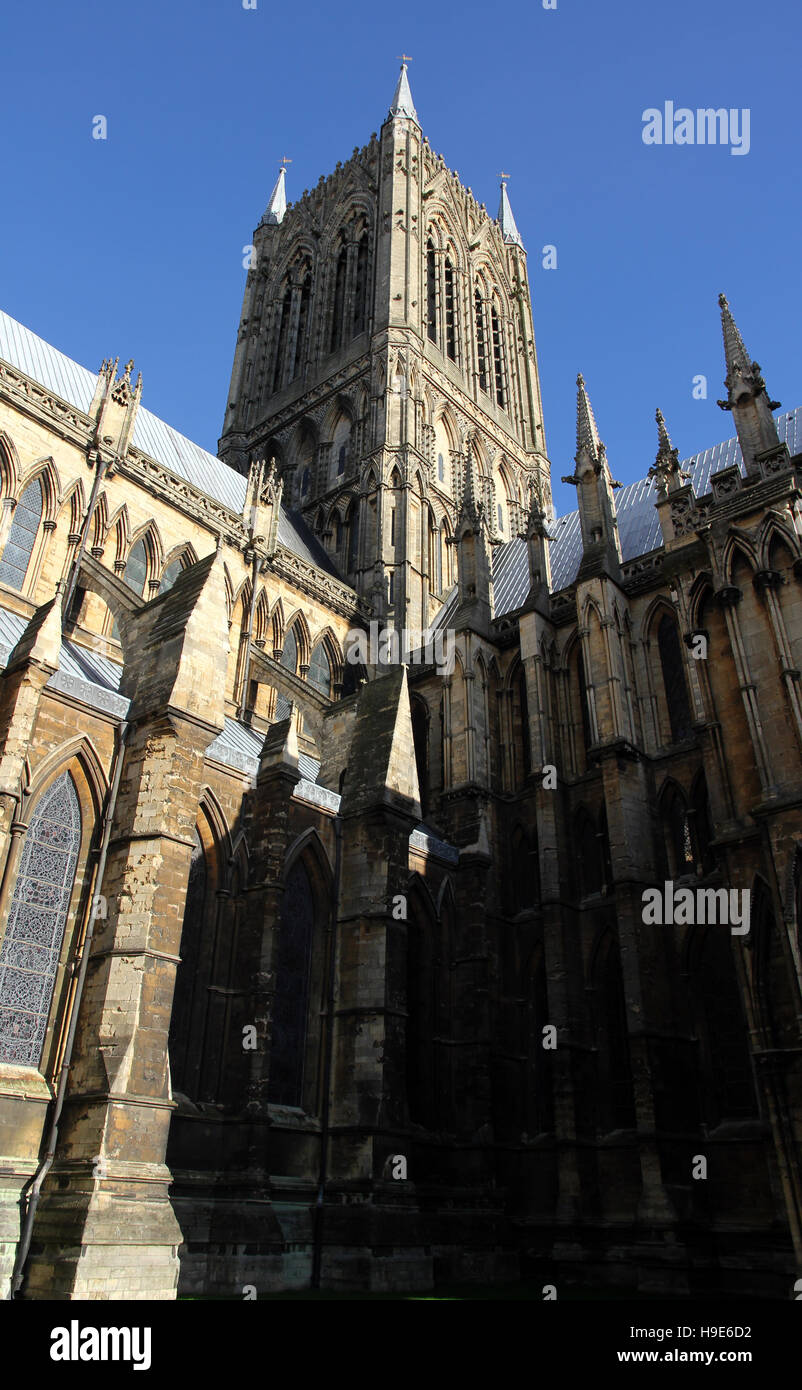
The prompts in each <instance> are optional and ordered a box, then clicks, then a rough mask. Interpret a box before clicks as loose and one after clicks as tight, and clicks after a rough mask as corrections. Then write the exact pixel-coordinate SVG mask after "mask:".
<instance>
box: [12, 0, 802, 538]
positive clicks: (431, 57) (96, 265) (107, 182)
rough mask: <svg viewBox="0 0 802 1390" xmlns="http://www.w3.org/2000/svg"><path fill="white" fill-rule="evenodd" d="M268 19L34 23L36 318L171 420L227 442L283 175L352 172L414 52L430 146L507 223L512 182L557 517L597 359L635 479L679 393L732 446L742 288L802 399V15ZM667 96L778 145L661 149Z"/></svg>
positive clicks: (677, 436)
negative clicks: (730, 327)
mask: <svg viewBox="0 0 802 1390" xmlns="http://www.w3.org/2000/svg"><path fill="white" fill-rule="evenodd" d="M256 4H257V8H256V9H248V10H246V9H243V6H242V0H159V3H156V0H138V3H137V4H135V5H126V6H122V5H110V4H109V3H108V0H105V3H102V4H101V3H97V2H96V0H81V3H79V4H78V5H74V4H64V0H38V3H33V4H29V5H27V6H23V5H19V4H18V5H14V6H13V7H11V6H6V7H5V11H4V15H3V19H2V32H1V37H2V46H3V51H4V56H5V59H6V62H5V64H4V67H5V72H4V80H3V84H2V95H0V103H2V106H3V107H4V108H5V109H4V110H3V112H2V116H3V128H4V130H5V132H6V140H5V149H4V167H3V192H4V197H3V212H2V217H1V218H0V249H1V251H2V260H1V261H0V265H2V285H1V286H0V305H2V307H3V308H4V309H6V311H7V312H9V313H10V314H12V315H14V317H16V318H18V319H20V320H21V321H22V322H24V323H26V324H27V325H29V326H30V327H31V328H32V329H33V330H34V331H35V332H36V333H38V334H40V335H41V336H42V337H44V338H46V339H48V340H49V341H50V342H52V343H53V344H55V346H57V347H58V348H60V349H61V350H62V351H64V352H66V353H68V354H69V355H70V356H72V357H74V358H76V359H77V360H78V361H79V362H81V363H83V364H84V365H85V366H88V367H91V368H92V369H93V370H97V368H98V366H99V365H100V361H101V359H102V358H103V357H105V356H108V355H109V354H111V355H112V356H118V355H119V356H120V358H121V359H122V360H123V361H125V360H126V359H127V358H128V357H129V356H132V357H134V358H135V360H136V365H137V367H138V368H141V370H142V372H143V376H144V383H145V390H144V402H145V404H146V405H147V406H148V407H149V408H150V409H151V410H153V411H155V412H156V413H157V414H159V415H162V416H163V417H164V418H165V419H167V420H168V421H169V422H170V423H171V424H172V425H174V426H176V427H177V428H178V429H180V430H182V431H183V432H184V433H186V434H188V435H189V436H190V437H191V438H193V439H195V440H197V441H198V443H200V444H202V445H204V446H205V447H206V448H208V449H211V450H212V451H213V452H214V451H215V449H216V444H217V439H218V437H219V434H220V430H221V428H222V418H223V409H224V405H225V399H226V393H227V389H228V382H229V375H230V369H231V360H232V356H233V350H234V342H235V335H236V328H237V323H238V318H239V312H240V304H241V297H242V288H243V285H244V279H245V272H244V270H243V268H242V247H243V245H245V244H246V243H248V242H249V241H250V239H251V233H252V229H253V227H254V226H255V225H256V223H257V222H258V220H259V218H260V216H261V213H262V211H263V209H264V205H265V202H266V199H267V196H268V194H269V191H270V188H271V186H272V183H273V181H274V178H275V173H276V166H277V162H278V160H279V158H280V157H281V156H282V155H288V156H291V157H292V160H293V163H292V164H291V165H290V166H289V170H290V172H289V178H288V194H289V197H290V199H291V200H292V198H293V197H295V196H297V195H298V194H299V193H300V192H301V191H302V190H303V189H305V188H308V187H311V186H312V185H313V184H314V183H316V182H317V179H318V177H319V175H320V174H321V173H328V172H329V171H330V170H331V169H332V168H333V167H334V165H335V164H336V162H337V160H340V159H347V158H348V157H349V156H350V154H351V152H352V150H353V148H354V146H355V145H362V144H364V143H365V142H366V141H367V139H368V138H369V136H370V134H371V132H372V131H374V130H378V129H379V127H380V125H381V122H382V120H383V118H384V116H385V115H386V112H387V107H388V105H389V102H390V98H391V96H392V92H393V87H394V84H395V80H396V75H397V68H398V64H397V62H396V55H397V54H399V53H401V52H402V51H406V52H407V53H409V54H411V55H412V57H413V60H414V61H413V62H412V63H411V65H410V79H411V83H412V91H413V95H414V98H415V102H416V106H417V109H418V114H419V117H420V120H421V123H422V126H423V129H424V131H425V133H426V135H427V136H428V138H429V140H430V142H431V144H432V145H433V147H434V148H435V150H437V151H439V152H440V153H442V154H443V155H444V156H445V158H446V162H447V163H448V165H449V166H450V167H451V168H453V169H457V170H458V171H459V173H460V175H461V177H462V179H463V181H464V182H465V183H466V184H468V185H469V186H470V187H471V188H472V189H473V191H474V194H475V195H476V197H477V198H478V199H479V201H480V202H486V203H487V205H488V207H489V208H490V210H491V212H493V213H495V211H496V207H497V202H498V179H497V174H498V172H499V170H501V169H502V168H504V169H505V170H507V172H508V173H509V174H510V175H511V177H510V183H509V193H510V199H511V202H512V206H513V210H514V213H515V217H516V220H517V222H518V226H519V229H520V231H521V234H522V236H523V239H524V242H525V244H526V247H527V250H528V252H529V270H530V281H531V286H532V297H533V308H534V320H535V334H536V339H537V347H538V355H539V360H540V371H541V380H542V386H543V396H544V410H545V424H546V435H547V441H548V446H549V453H550V455H551V458H552V461H553V471H554V479H555V497H556V501H557V509H558V511H565V510H568V509H570V508H571V507H572V506H573V505H575V501H574V496H575V495H574V493H573V491H572V489H570V488H566V487H561V486H560V484H559V478H560V475H561V474H563V473H569V472H571V471H572V457H573V452H574V420H575V385H574V383H575V379H576V373H577V371H578V370H581V371H582V372H583V373H584V375H585V378H586V381H587V383H588V389H589V391H590V394H591V399H592V401H593V405H594V409H595V412H596V416H597V420H598V423H599V428H600V431H601V434H602V437H603V438H604V440H605V441H606V443H607V448H608V453H609V457H610V462H611V466H612V470H613V473H614V475H615V476H616V477H617V478H619V479H620V480H621V481H622V482H630V481H632V480H633V479H634V478H637V477H640V476H642V475H643V474H644V473H645V472H646V470H647V469H648V468H649V466H650V464H651V463H652V461H653V458H654V454H655V450H656V434H655V425H654V410H655V406H657V405H660V406H661V408H662V409H663V411H664V413H665V415H666V419H667V421H668V424H669V428H670V430H671V433H672V436H673V439H674V443H675V444H676V445H677V446H678V448H679V450H680V455H681V456H682V457H685V456H687V455H689V454H692V453H695V452H697V451H699V450H701V449H703V448H705V447H707V446H708V445H711V444H714V443H716V442H717V441H718V440H719V439H723V438H726V437H727V435H728V434H729V433H730V432H731V430H730V419H729V417H728V416H726V415H724V414H723V413H722V412H721V411H720V410H719V409H718V408H717V406H716V398H717V397H718V396H720V395H722V394H723V388H722V378H723V376H724V367H723V360H722V349H721V338H720V330H719V322H718V310H717V305H716V297H717V294H718V291H719V290H720V289H724V290H725V292H726V293H727V294H728V296H729V298H730V302H731V304H732V307H733V309H734V312H735V314H736V317H737V319H738V322H739V325H740V327H741V330H742V332H743V335H744V337H745V340H746V344H747V347H748V349H749V350H750V352H751V353H752V354H753V355H754V356H755V357H757V359H758V360H759V362H760V363H761V365H762V367H763V370H764V373H765V375H766V380H767V384H768V386H769V388H770V391H771V394H772V396H774V397H775V398H777V399H779V400H780V401H782V403H783V407H784V408H786V409H790V408H792V407H794V406H797V405H799V404H802V385H800V380H799V378H800V370H799V369H800V355H802V346H801V342H802V340H801V339H800V333H799V321H800V313H799V309H800V255H799V242H800V225H802V217H801V216H800V214H801V212H802V208H800V202H801V201H802V194H801V193H800V178H799V149H800V121H801V120H802V117H801V116H800V107H799V100H798V65H799V59H798V51H799V45H800V30H801V29H802V20H800V11H799V9H798V6H797V4H796V3H795V0H762V3H761V4H760V5H759V6H756V5H754V4H751V3H747V0H704V3H702V0H672V3H670V4H669V3H667V0H663V3H662V4H660V5H659V6H656V5H651V4H649V3H645V0H620V3H605V2H604V0H557V7H556V9H551V10H545V9H543V8H542V3H541V0H508V3H506V4H504V5H503V6H502V5H499V6H495V7H493V6H488V5H487V4H476V3H475V0H460V3H457V0H441V3H440V4H439V5H438V6H436V7H435V6H433V5H432V4H431V2H430V0H427V3H421V0H411V2H410V0H408V3H406V4H405V5H403V6H396V7H390V8H389V9H388V8H387V7H384V6H381V5H376V4H375V3H367V0H348V2H347V3H344V4H342V3H341V4H339V5H336V6H335V5H332V4H325V5H324V6H323V7H315V8H314V9H310V8H307V7H306V6H304V5H303V4H298V3H296V4H295V5H288V6H286V7H283V8H279V6H277V4H276V2H275V0H256ZM491 25H492V26H493V27H492V28H490V29H489V26H491ZM667 100H672V101H673V102H674V103H675V105H676V106H678V107H680V106H687V107H690V108H692V109H696V108H697V107H722V106H723V107H727V108H735V109H736V110H738V111H741V110H742V109H743V108H748V109H749V111H750V142H751V148H750V150H749V153H748V154H746V155H742V156H738V155H733V154H731V152H730V149H729V147H727V146H719V145H715V146H708V145H703V146H699V145H693V146H690V145H684V146H681V145H674V146H667V145H661V146H657V145H655V146H647V145H645V144H644V143H643V141H642V138H641V137H642V130H643V122H642V113H643V111H644V110H645V109H646V108H649V107H657V108H660V109H662V108H663V104H664V102H665V101H667ZM98 114H102V115H105V116H106V118H107V121H108V139H107V140H105V141H97V140H93V139H92V136H91V130H92V118H93V117H94V116H95V115H98ZM544 245H555V246H556V247H557V257H558V265H557V269H556V270H545V269H543V268H542V264H541V259H542V253H541V248H542V247H543V246H544ZM697 374H704V375H705V376H706V377H707V378H708V398H707V399H706V400H695V399H694V398H693V394H692V387H693V378H694V376H696V375H697Z"/></svg>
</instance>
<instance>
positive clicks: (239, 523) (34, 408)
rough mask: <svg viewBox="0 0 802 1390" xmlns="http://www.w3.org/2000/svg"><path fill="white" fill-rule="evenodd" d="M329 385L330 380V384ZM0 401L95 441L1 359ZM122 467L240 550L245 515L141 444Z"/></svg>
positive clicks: (311, 582) (302, 575)
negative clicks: (198, 486) (181, 473)
mask: <svg viewBox="0 0 802 1390" xmlns="http://www.w3.org/2000/svg"><path fill="white" fill-rule="evenodd" d="M330 388H331V383H329V384H328V387H327V389H330ZM0 400H6V401H7V402H8V403H9V404H10V405H11V406H12V407H13V408H14V409H15V410H19V411H21V412H22V413H24V414H26V415H28V416H29V417H30V418H31V419H33V420H36V421H38V422H39V423H41V424H44V425H45V426H46V427H47V428H48V429H51V430H53V431H55V433H57V434H59V435H60V436H61V437H62V438H63V439H65V440H66V441H67V442H68V443H70V444H74V445H76V446H77V447H78V448H80V449H82V450H86V448H87V447H88V446H89V444H90V442H91V440H92V437H93V434H94V428H95V424H94V421H93V420H92V418H91V416H89V415H84V414H83V412H82V411H80V410H79V409H78V408H77V407H76V406H71V405H68V404H67V403H66V402H65V401H62V400H61V399H60V398H59V397H58V396H56V395H54V394H53V392H51V391H48V390H46V388H45V387H43V386H40V385H39V384H38V382H35V381H33V380H32V379H31V378H30V377H27V376H25V375H24V373H22V372H18V371H17V370H16V369H15V368H14V367H11V366H9V364H8V363H7V362H3V361H0ZM118 471H119V472H120V474H122V475H123V476H124V477H126V478H128V479H129V480H130V481H131V482H134V483H139V484H144V485H145V486H146V487H147V489H148V490H150V491H152V492H153V493H154V494H155V495H156V496H157V497H159V498H161V500H162V501H164V502H166V503H168V505H170V506H171V507H174V508H175V509H176V510H177V511H180V512H183V513H184V515H185V516H187V517H189V518H190V519H191V520H193V521H195V522H197V523H198V524H199V525H200V526H202V527H204V528H205V529H207V530H208V531H210V532H211V533H212V534H213V535H222V537H223V539H224V540H226V541H228V542H229V544H230V545H232V546H233V548H234V549H236V550H238V551H239V550H241V549H242V548H243V547H244V545H245V543H246V542H247V539H248V533H247V530H246V527H245V524H244V522H243V520H242V517H241V516H239V515H238V514H237V513H236V512H232V511H230V510H229V509H228V507H226V506H225V505H224V504H223V503H222V502H218V501H216V500H215V498H213V497H209V496H208V495H207V494H206V493H205V492H201V491H200V490H199V489H198V488H196V487H193V485H192V483H189V482H187V480H186V479H185V478H181V477H179V476H178V474H176V473H173V472H172V470H171V469H169V468H167V467H166V466H165V465H164V464H163V463H160V462H159V460H158V459H154V458H151V457H150V455H149V454H145V453H143V452H142V451H141V449H136V448H133V447H131V448H129V450H128V453H127V455H126V457H125V459H124V461H123V462H122V463H121V464H120V466H119V470H118ZM268 563H269V566H270V568H271V569H272V570H273V571H274V572H275V573H276V574H278V575H280V576H282V577H283V578H286V579H288V580H289V581H290V582H291V583H293V584H295V585H296V586H297V587H298V588H300V589H301V590H302V591H303V592H304V593H306V594H307V595H308V596H309V597H310V598H313V599H317V600H318V601H319V602H322V603H323V604H325V605H327V606H328V607H330V608H332V609H333V610H334V611H335V612H336V613H339V614H340V615H341V616H342V617H346V618H352V617H357V616H359V615H360V614H362V613H364V614H366V613H367V610H366V609H365V610H362V609H361V607H360V605H359V602H358V600H357V599H356V596H355V594H354V593H353V590H351V589H349V588H348V586H347V585H346V584H343V583H341V582H340V581H339V580H337V579H335V578H334V576H332V575H328V574H327V573H326V571H325V570H321V569H318V568H317V566H316V565H313V564H311V563H310V562H309V561H307V560H304V559H302V558H301V557H300V556H298V555H294V554H293V553H292V552H291V551H289V550H286V549H285V548H284V547H283V546H279V547H278V550H277V551H276V554H275V555H274V556H273V557H272V558H271V559H270V560H269V561H268Z"/></svg>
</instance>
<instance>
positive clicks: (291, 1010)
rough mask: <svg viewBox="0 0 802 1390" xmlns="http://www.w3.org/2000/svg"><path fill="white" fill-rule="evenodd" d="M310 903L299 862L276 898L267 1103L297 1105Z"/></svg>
mask: <svg viewBox="0 0 802 1390" xmlns="http://www.w3.org/2000/svg"><path fill="white" fill-rule="evenodd" d="M314 919H315V904H314V896H313V893H312V884H311V883H310V880H309V874H308V873H307V871H306V867H305V865H304V863H303V860H301V859H297V860H296V861H295V863H294V864H293V866H292V868H291V869H290V871H289V873H288V874H287V878H286V881H285V884H284V894H283V897H282V899H281V918H280V921H279V940H278V952H277V964H276V972H275V986H276V987H275V994H274V997H273V1020H272V1025H271V1047H270V1082H269V1095H270V1099H271V1101H273V1102H274V1103H275V1104H278V1105H301V1104H302V1101H303V1083H304V1060H305V1053H306V1042H307V1033H308V1020H309V985H310V974H311V966H312V936H313V931H314Z"/></svg>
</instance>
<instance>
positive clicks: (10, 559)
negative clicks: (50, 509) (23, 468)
mask: <svg viewBox="0 0 802 1390" xmlns="http://www.w3.org/2000/svg"><path fill="white" fill-rule="evenodd" d="M43 507H44V495H43V493H42V483H41V480H40V479H39V478H34V480H33V482H32V483H29V484H28V486H27V487H26V489H25V491H24V492H23V494H22V496H21V497H20V499H19V501H18V503H17V505H16V507H15V508H14V519H13V521H12V522H11V530H10V531H9V533H8V539H7V540H6V543H5V547H4V549H3V557H2V559H0V583H2V584H8V586H9V588H11V589H21V588H22V586H23V584H24V583H25V575H26V574H27V571H28V565H29V564H30V560H31V554H32V551H33V543H34V541H35V540H36V533H37V531H38V530H39V523H40V521H41V520H42V510H43Z"/></svg>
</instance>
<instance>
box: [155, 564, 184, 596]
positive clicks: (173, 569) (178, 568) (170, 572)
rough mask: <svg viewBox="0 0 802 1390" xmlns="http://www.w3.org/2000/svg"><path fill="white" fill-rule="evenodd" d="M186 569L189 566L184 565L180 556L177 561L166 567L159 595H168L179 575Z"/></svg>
mask: <svg viewBox="0 0 802 1390" xmlns="http://www.w3.org/2000/svg"><path fill="white" fill-rule="evenodd" d="M186 568H187V566H186V565H185V564H184V561H183V559H182V557H181V556H180V555H178V556H177V557H176V559H175V560H171V561H170V563H169V565H166V566H165V569H164V573H163V574H162V577H161V581H160V583H159V593H160V594H166V593H167V591H168V589H172V587H173V585H174V584H175V581H176V579H177V578H178V576H179V574H181V573H182V572H183V570H184V569H186Z"/></svg>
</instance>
